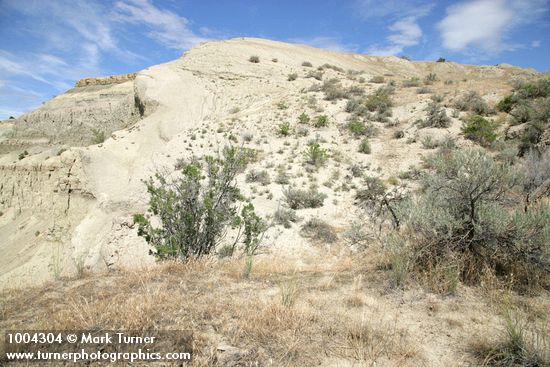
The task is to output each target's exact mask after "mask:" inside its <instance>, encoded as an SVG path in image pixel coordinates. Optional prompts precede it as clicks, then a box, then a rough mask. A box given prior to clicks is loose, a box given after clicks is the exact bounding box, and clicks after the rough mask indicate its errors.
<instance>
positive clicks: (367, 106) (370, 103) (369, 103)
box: [346, 87, 393, 118]
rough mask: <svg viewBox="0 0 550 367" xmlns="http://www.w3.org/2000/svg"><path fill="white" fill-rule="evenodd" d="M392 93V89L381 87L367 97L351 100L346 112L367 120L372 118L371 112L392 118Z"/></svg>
mask: <svg viewBox="0 0 550 367" xmlns="http://www.w3.org/2000/svg"><path fill="white" fill-rule="evenodd" d="M392 91H393V90H392V89H389V88H384V87H381V88H378V89H377V90H376V91H375V92H374V93H373V94H370V95H368V96H367V97H364V98H355V99H351V100H349V101H348V103H347V104H346V112H350V113H353V114H355V115H357V116H362V117H365V118H370V117H371V116H370V112H377V113H378V114H380V115H386V116H391V107H392V105H393V102H392V100H391V97H390V94H391V93H392Z"/></svg>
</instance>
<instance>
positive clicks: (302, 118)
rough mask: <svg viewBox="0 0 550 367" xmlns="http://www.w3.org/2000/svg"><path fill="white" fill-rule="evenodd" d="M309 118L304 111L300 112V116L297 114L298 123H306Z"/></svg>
mask: <svg viewBox="0 0 550 367" xmlns="http://www.w3.org/2000/svg"><path fill="white" fill-rule="evenodd" d="M310 120H311V119H310V117H309V115H308V114H307V113H305V112H302V114H301V115H300V116H298V123H300V124H308V123H309V121H310Z"/></svg>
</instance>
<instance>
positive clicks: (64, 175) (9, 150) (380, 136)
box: [0, 39, 536, 285]
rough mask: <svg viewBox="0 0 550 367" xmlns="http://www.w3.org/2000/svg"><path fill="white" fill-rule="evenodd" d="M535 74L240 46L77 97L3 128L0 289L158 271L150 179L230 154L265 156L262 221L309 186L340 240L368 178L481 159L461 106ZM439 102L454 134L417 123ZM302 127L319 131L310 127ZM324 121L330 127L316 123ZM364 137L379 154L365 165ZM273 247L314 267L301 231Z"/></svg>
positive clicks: (491, 100) (285, 234)
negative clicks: (436, 158)
mask: <svg viewBox="0 0 550 367" xmlns="http://www.w3.org/2000/svg"><path fill="white" fill-rule="evenodd" d="M250 56H257V57H258V59H259V62H258V63H255V62H250V61H249V58H250ZM310 65H311V66H310ZM535 74H536V73H535V72H533V71H529V70H524V69H519V68H515V67H511V66H506V65H502V66H467V65H459V64H455V63H451V62H445V63H436V62H411V61H407V60H403V59H399V58H395V57H371V56H364V55H354V54H344V53H336V52H330V51H326V50H320V49H314V48H310V47H306V46H300V45H291V44H284V43H279V42H273V41H266V40H259V39H233V40H229V41H220V42H209V43H206V44H202V45H200V46H197V47H196V48H194V49H192V50H190V51H188V52H187V53H186V54H185V55H184V56H183V57H182V58H180V59H178V60H175V61H173V62H170V63H167V64H162V65H158V66H153V67H151V68H148V69H146V70H143V71H141V72H138V73H136V74H135V75H133V74H132V75H130V76H124V77H120V78H116V77H113V78H111V79H110V80H109V79H106V80H102V81H101V82H97V83H95V82H90V80H88V82H85V81H83V82H79V83H78V84H77V87H75V88H74V89H71V90H70V91H68V92H67V93H65V94H63V95H60V96H57V97H55V98H54V99H52V100H51V101H48V102H46V103H45V104H44V105H43V106H42V107H40V108H38V109H37V110H35V111H32V112H30V113H27V114H25V115H23V116H22V117H21V118H19V119H18V120H16V121H9V122H5V123H4V124H3V130H2V131H3V133H2V141H0V145H1V146H2V147H3V148H2V149H3V150H4V152H5V154H3V155H2V156H1V157H0V172H2V174H1V175H0V198H1V200H0V210H1V212H2V216H1V217H0V225H1V226H2V230H1V231H0V244H1V245H0V246H2V248H1V250H2V252H3V253H4V254H6V256H3V257H2V260H0V268H1V269H2V274H1V275H0V279H1V282H2V284H4V285H5V284H8V283H9V282H12V281H16V282H27V281H31V282H38V281H40V280H44V279H48V278H51V277H53V276H59V275H60V274H69V273H71V272H74V271H76V268H79V267H86V268H93V269H100V268H104V267H116V266H120V265H124V264H128V263H142V262H150V261H152V259H151V258H150V257H149V256H148V255H147V245H146V244H145V242H144V241H143V239H142V238H139V237H138V236H137V235H136V229H135V228H134V226H133V223H132V219H131V218H132V215H133V214H134V213H137V212H144V211H145V210H146V205H147V201H148V197H147V195H146V192H145V187H144V185H143V183H142V180H143V179H146V178H147V177H149V176H150V175H152V173H153V172H154V171H155V170H156V169H159V168H161V167H174V165H175V164H176V163H177V161H178V159H187V158H190V157H191V156H203V155H207V154H212V153H213V152H216V151H219V150H220V149H221V148H223V147H224V146H225V145H227V144H234V145H240V144H243V145H244V146H246V147H249V148H252V149H254V150H256V151H257V152H258V157H259V158H258V160H257V162H256V163H254V165H252V166H251V167H249V169H250V170H251V171H253V173H258V172H259V173H260V174H261V175H264V176H263V179H262V180H261V182H255V181H256V178H254V177H252V176H254V175H253V174H252V175H250V174H249V175H246V174H243V175H241V176H240V177H239V182H240V186H241V188H242V190H243V193H244V194H245V195H247V196H248V197H249V198H251V199H252V202H253V203H254V205H255V206H256V208H257V210H258V211H259V213H260V214H261V215H263V216H265V217H267V216H271V215H273V214H274V212H275V211H276V210H277V209H278V208H279V207H280V206H281V204H282V203H283V201H284V200H283V199H284V197H283V190H284V189H285V188H288V187H294V188H308V187H310V186H311V185H314V186H316V187H317V189H318V191H319V192H321V193H323V194H325V195H326V196H327V197H326V199H325V200H324V205H323V206H322V207H319V208H311V209H302V210H299V217H300V218H301V219H302V220H303V221H307V220H308V219H310V218H312V217H318V218H320V219H322V220H324V221H326V222H329V223H330V224H331V226H333V227H334V229H335V231H336V232H338V233H343V232H345V230H346V228H347V227H349V225H350V223H353V222H354V221H356V220H357V218H358V215H359V214H360V213H359V212H358V209H357V208H356V206H355V205H354V188H356V187H358V186H359V185H360V184H361V178H360V177H359V176H360V174H359V173H361V174H363V173H368V172H371V173H373V174H376V175H379V176H380V177H382V178H383V179H384V180H389V181H390V182H394V183H395V182H396V180H397V181H399V180H401V179H400V178H399V177H405V176H406V174H405V172H406V171H407V170H409V168H410V167H413V166H417V165H418V164H419V163H420V162H421V160H422V157H423V156H425V155H426V154H427V153H429V152H430V150H431V149H430V148H433V146H435V145H437V142H438V141H440V140H442V139H443V138H444V137H445V136H447V135H449V136H452V137H457V138H458V142H459V144H462V145H471V144H473V143H472V142H470V141H465V140H464V139H463V138H462V137H461V126H462V122H461V121H460V120H459V119H460V117H462V116H464V115H465V114H466V113H467V112H461V111H458V110H457V109H456V108H455V107H453V106H454V103H455V102H456V100H458V99H459V98H460V97H461V96H462V94H463V93H466V92H469V91H475V92H478V93H479V95H481V96H482V98H483V100H485V101H486V102H487V103H488V105H489V106H493V105H494V104H495V103H496V102H497V101H498V100H499V99H500V98H501V97H502V96H504V95H505V94H506V93H508V92H509V91H510V90H511V86H510V81H512V80H515V79H526V78H530V77H533V76H534V75H535ZM380 88H386V90H387V91H390V92H391V101H392V106H391V107H389V108H388V109H387V110H386V111H384V112H381V111H376V108H375V109H374V110H373V113H372V114H371V115H370V116H369V117H368V118H365V121H367V124H366V125H365V128H366V130H365V131H362V132H359V133H357V131H355V132H354V131H353V128H352V130H351V132H350V129H349V126H348V125H349V120H350V116H351V115H352V114H351V113H350V112H347V111H350V107H349V106H348V103H349V101H350V100H353V99H356V98H361V96H369V95H371V94H374V93H375V92H376V91H377V90H379V89H380ZM433 96H437V99H438V100H439V104H440V105H441V107H442V108H444V110H445V112H446V114H447V115H448V116H449V118H450V124H449V126H448V127H446V128H444V129H440V128H421V126H419V124H418V123H417V120H422V119H425V118H426V111H425V110H426V107H427V106H428V104H429V103H430V102H431V101H432V99H433ZM300 115H303V116H306V117H307V118H308V119H310V121H309V123H300V121H299V116H300ZM319 118H321V120H323V121H324V122H323V123H319V124H316V123H315V121H317V120H319ZM302 122H307V121H302ZM284 123H288V124H289V126H288V131H287V132H282V131H281V125H282V124H284ZM358 128H359V129H360V130H361V129H363V127H361V126H359V127H358ZM501 128H502V129H504V125H503V126H502V127H501ZM365 137H368V145H369V147H368V148H369V151H370V154H363V153H366V151H365V152H363V153H360V152H358V148H359V144H360V143H361V141H362V140H363V139H364V138H365ZM103 139H105V141H103ZM312 141H314V142H316V143H317V144H319V147H320V148H321V149H322V150H323V151H324V152H325V153H326V157H327V159H326V161H324V162H323V163H322V165H320V166H319V167H316V168H315V169H311V168H308V164H307V162H306V161H307V160H308V158H307V157H306V156H305V154H306V151H307V149H308V144H310V143H312ZM365 149H366V148H365ZM264 171H265V173H262V172H264ZM266 175H267V177H266ZM249 176H250V177H249ZM412 185H413V186H414V183H412ZM264 242H265V244H264V245H265V249H266V250H267V251H270V252H274V253H277V254H279V255H280V256H283V257H288V258H290V259H292V261H298V263H300V262H303V261H307V260H305V259H307V258H308V256H318V249H317V248H316V247H315V246H314V245H313V244H312V243H313V242H314V241H311V240H310V239H307V238H304V236H302V235H301V234H300V229H299V226H298V225H297V224H292V225H290V228H285V227H284V226H275V227H273V228H271V229H270V230H269V231H268V235H267V237H266V238H265V241H264ZM305 255H307V256H305ZM52 269H55V271H53V270H52Z"/></svg>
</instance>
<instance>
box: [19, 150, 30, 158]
mask: <svg viewBox="0 0 550 367" xmlns="http://www.w3.org/2000/svg"><path fill="white" fill-rule="evenodd" d="M28 155H29V152H27V151H26V150H24V151H23V152H22V153H19V157H18V158H19V160H22V159H25V157H27V156H28Z"/></svg>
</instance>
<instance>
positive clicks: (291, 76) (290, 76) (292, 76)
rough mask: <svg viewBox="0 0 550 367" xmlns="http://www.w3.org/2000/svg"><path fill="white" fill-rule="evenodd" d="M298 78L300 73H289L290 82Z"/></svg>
mask: <svg viewBox="0 0 550 367" xmlns="http://www.w3.org/2000/svg"><path fill="white" fill-rule="evenodd" d="M296 79H298V74H296V73H290V74H288V81H289V82H292V81H294V80H296Z"/></svg>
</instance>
